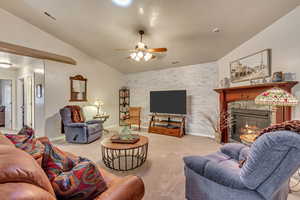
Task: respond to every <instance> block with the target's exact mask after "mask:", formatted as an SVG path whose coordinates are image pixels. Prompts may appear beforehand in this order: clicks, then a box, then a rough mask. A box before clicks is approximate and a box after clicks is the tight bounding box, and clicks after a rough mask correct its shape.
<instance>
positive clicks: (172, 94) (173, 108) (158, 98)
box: [150, 90, 186, 114]
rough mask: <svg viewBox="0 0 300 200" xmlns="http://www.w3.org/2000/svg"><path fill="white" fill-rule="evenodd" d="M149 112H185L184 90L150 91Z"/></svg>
mask: <svg viewBox="0 0 300 200" xmlns="http://www.w3.org/2000/svg"><path fill="white" fill-rule="evenodd" d="M150 112H152V113H166V114H186V90H172V91H151V92H150Z"/></svg>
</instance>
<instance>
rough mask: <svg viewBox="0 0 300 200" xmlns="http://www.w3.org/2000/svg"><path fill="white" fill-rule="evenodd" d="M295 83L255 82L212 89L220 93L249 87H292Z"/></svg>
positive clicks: (296, 82)
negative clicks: (254, 83)
mask: <svg viewBox="0 0 300 200" xmlns="http://www.w3.org/2000/svg"><path fill="white" fill-rule="evenodd" d="M297 84H298V81H289V82H272V83H264V84H256V85H245V86H237V87H230V88H217V89H214V91H216V92H218V93H220V92H222V91H230V90H240V89H251V88H268V87H271V88H272V87H280V88H281V87H294V86H295V85H297Z"/></svg>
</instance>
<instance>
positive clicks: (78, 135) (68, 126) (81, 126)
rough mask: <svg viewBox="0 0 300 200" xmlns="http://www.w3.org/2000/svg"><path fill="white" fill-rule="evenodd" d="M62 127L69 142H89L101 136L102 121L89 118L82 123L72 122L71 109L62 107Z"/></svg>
mask: <svg viewBox="0 0 300 200" xmlns="http://www.w3.org/2000/svg"><path fill="white" fill-rule="evenodd" d="M60 115H61V118H62V126H63V127H62V128H63V130H64V132H65V135H66V140H67V142H70V143H82V144H87V143H91V142H93V141H95V140H97V139H99V138H100V137H101V136H102V130H103V123H102V122H101V121H99V120H91V121H87V122H84V123H73V122H72V118H71V116H72V113H71V109H70V108H68V107H64V108H63V109H61V110H60Z"/></svg>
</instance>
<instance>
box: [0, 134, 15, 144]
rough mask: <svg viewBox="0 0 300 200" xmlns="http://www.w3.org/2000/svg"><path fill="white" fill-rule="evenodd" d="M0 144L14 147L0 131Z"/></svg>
mask: <svg viewBox="0 0 300 200" xmlns="http://www.w3.org/2000/svg"><path fill="white" fill-rule="evenodd" d="M0 145H8V146H12V147H14V146H15V145H14V144H13V143H12V142H11V141H10V140H9V139H8V138H7V137H6V136H5V135H2V134H1V133H0Z"/></svg>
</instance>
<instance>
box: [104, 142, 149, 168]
mask: <svg viewBox="0 0 300 200" xmlns="http://www.w3.org/2000/svg"><path fill="white" fill-rule="evenodd" d="M148 143H149V142H148V138H147V137H145V136H140V140H139V141H138V142H137V143H135V144H119V143H112V142H111V141H110V138H106V139H104V140H103V141H102V142H101V148H102V160H103V163H104V164H105V165H106V166H107V167H108V168H110V169H113V170H118V171H128V170H132V169H136V168H138V167H140V166H141V165H142V164H144V162H145V161H146V159H147V154H148Z"/></svg>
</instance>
